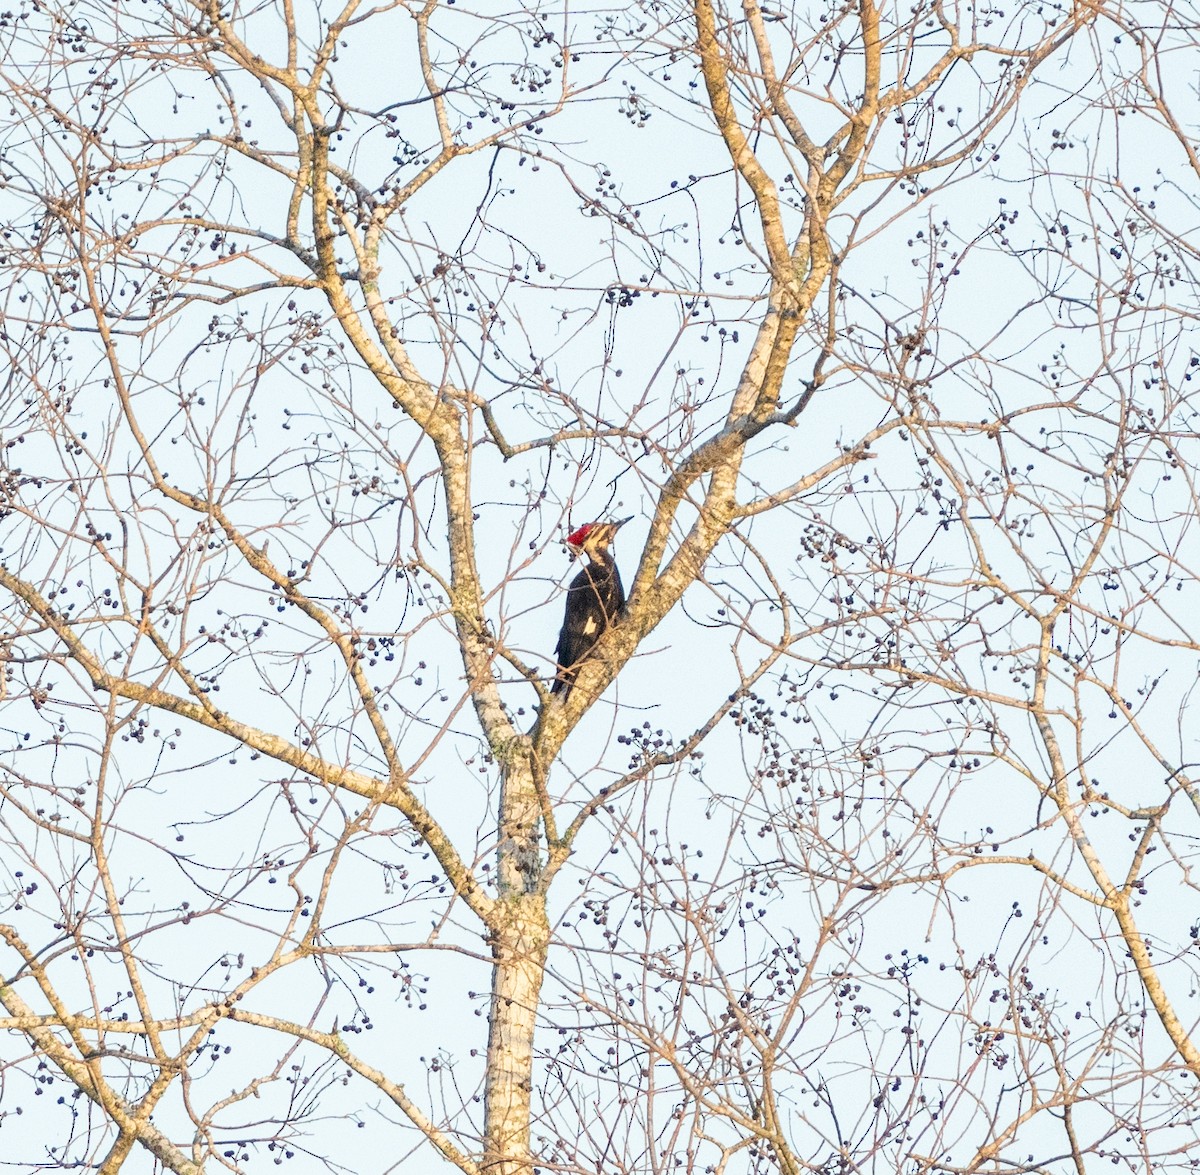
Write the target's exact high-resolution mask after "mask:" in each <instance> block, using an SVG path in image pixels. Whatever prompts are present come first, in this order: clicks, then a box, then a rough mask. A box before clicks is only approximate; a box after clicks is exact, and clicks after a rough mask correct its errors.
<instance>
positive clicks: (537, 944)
mask: <svg viewBox="0 0 1200 1175" xmlns="http://www.w3.org/2000/svg"><path fill="white" fill-rule="evenodd" d="M502 917H503V918H504V924H503V926H501V927H500V928H499V929H497V930H496V931H494V932H493V935H492V957H493V959H494V960H495V963H494V967H493V971H492V1008H491V1024H490V1026H489V1030H488V1055H487V1085H486V1089H485V1093H484V1101H485V1115H486V1124H485V1131H486V1141H485V1146H486V1155H485V1160H484V1167H485V1169H486V1170H487V1171H488V1172H489V1175H493V1173H494V1175H529V1172H530V1171H532V1170H533V1159H532V1156H531V1154H530V1150H529V1117H530V1093H531V1090H532V1086H533V1031H534V1025H535V1023H536V1021H537V1010H538V1000H539V998H540V995H541V990H542V977H543V975H544V974H545V969H546V943H547V940H548V939H549V926H548V924H547V920H546V899H545V897H544V896H543V895H542V894H540V893H532V894H521V895H514V896H513V897H512V898H510V899H509V900H508V901H507V902H506V903H505V910H504V913H503V914H502Z"/></svg>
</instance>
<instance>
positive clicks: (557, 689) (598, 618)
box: [550, 520, 627, 698]
mask: <svg viewBox="0 0 1200 1175" xmlns="http://www.w3.org/2000/svg"><path fill="white" fill-rule="evenodd" d="M626 521H627V520H626ZM621 525H622V523H620V522H615V523H614V522H603V523H592V524H590V525H588V526H586V527H581V528H580V529H579V530H578V531H576V532H575V534H573V535H571V537H570V538H569V539H568V540H567V542H568V544H569V545H570V546H571V548H572V550H574V551H576V552H577V553H580V554H586V555H587V557H588V563H587V566H586V567H584V569H583V570H582V571H581V572H580V573H579V574H578V575H577V576H575V578H574V579H573V580H571V586H570V587H569V588H567V608H566V615H565V616H564V618H563V626H562V632H560V633H559V635H558V648H557V649H556V650H555V653H554V656H555V660H556V661H557V662H558V672H557V674H556V675H555V678H554V683H553V685H551V687H550V692H551V693H552V694H559V693H561V694H562V695H563V696H564V698H565V697H566V695H567V694H568V693H570V690H571V686H572V684H573V683H574V681H575V674H576V673H577V672H578V670H579V664H580V662H581V661H583V659H584V658H585V657H586V656H587V655H588V653H590V652H591V650H592V646H593V645H594V644H595V643H596V642H597V641H598V640H599V639H600V637H601V636H602V635H603V634H604V632H605V630H606V629H607V628H608V626H609V625H610V624H612V623H613V621H615V620H616V618H617V617H618V616H619V615H620V613H621V609H622V608H624V607H625V588H624V587H623V586H622V584H621V574H620V572H619V571H618V570H617V564H616V562H615V561H614V559H613V557H612V555H611V553H610V552H609V550H608V544H609V543H610V542H612V537H613V535H614V534H616V532H617V528H618V527H619V526H621Z"/></svg>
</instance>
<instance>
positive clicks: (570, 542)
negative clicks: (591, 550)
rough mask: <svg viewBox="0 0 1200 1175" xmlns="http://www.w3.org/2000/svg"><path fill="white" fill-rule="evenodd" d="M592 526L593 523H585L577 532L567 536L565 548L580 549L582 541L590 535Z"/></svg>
mask: <svg viewBox="0 0 1200 1175" xmlns="http://www.w3.org/2000/svg"><path fill="white" fill-rule="evenodd" d="M594 525H595V523H593V522H585V523H584V524H583V525H582V526H581V527H580V528H579V529H578V530H576V531H573V532H572V533H571V534H569V535H567V546H569V547H582V546H583V541H584V539H586V538H587V537H588V535H589V534H590V533H591V530H592V527H593V526H594Z"/></svg>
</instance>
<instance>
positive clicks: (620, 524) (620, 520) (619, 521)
mask: <svg viewBox="0 0 1200 1175" xmlns="http://www.w3.org/2000/svg"><path fill="white" fill-rule="evenodd" d="M632 521H633V515H632V514H631V515H630V516H629V517H628V518H618V519H617V520H616V521H615V522H614V523H613V524H612V526H613V530H620V529H621V527H623V526H624V525H625V523H627V522H632Z"/></svg>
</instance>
